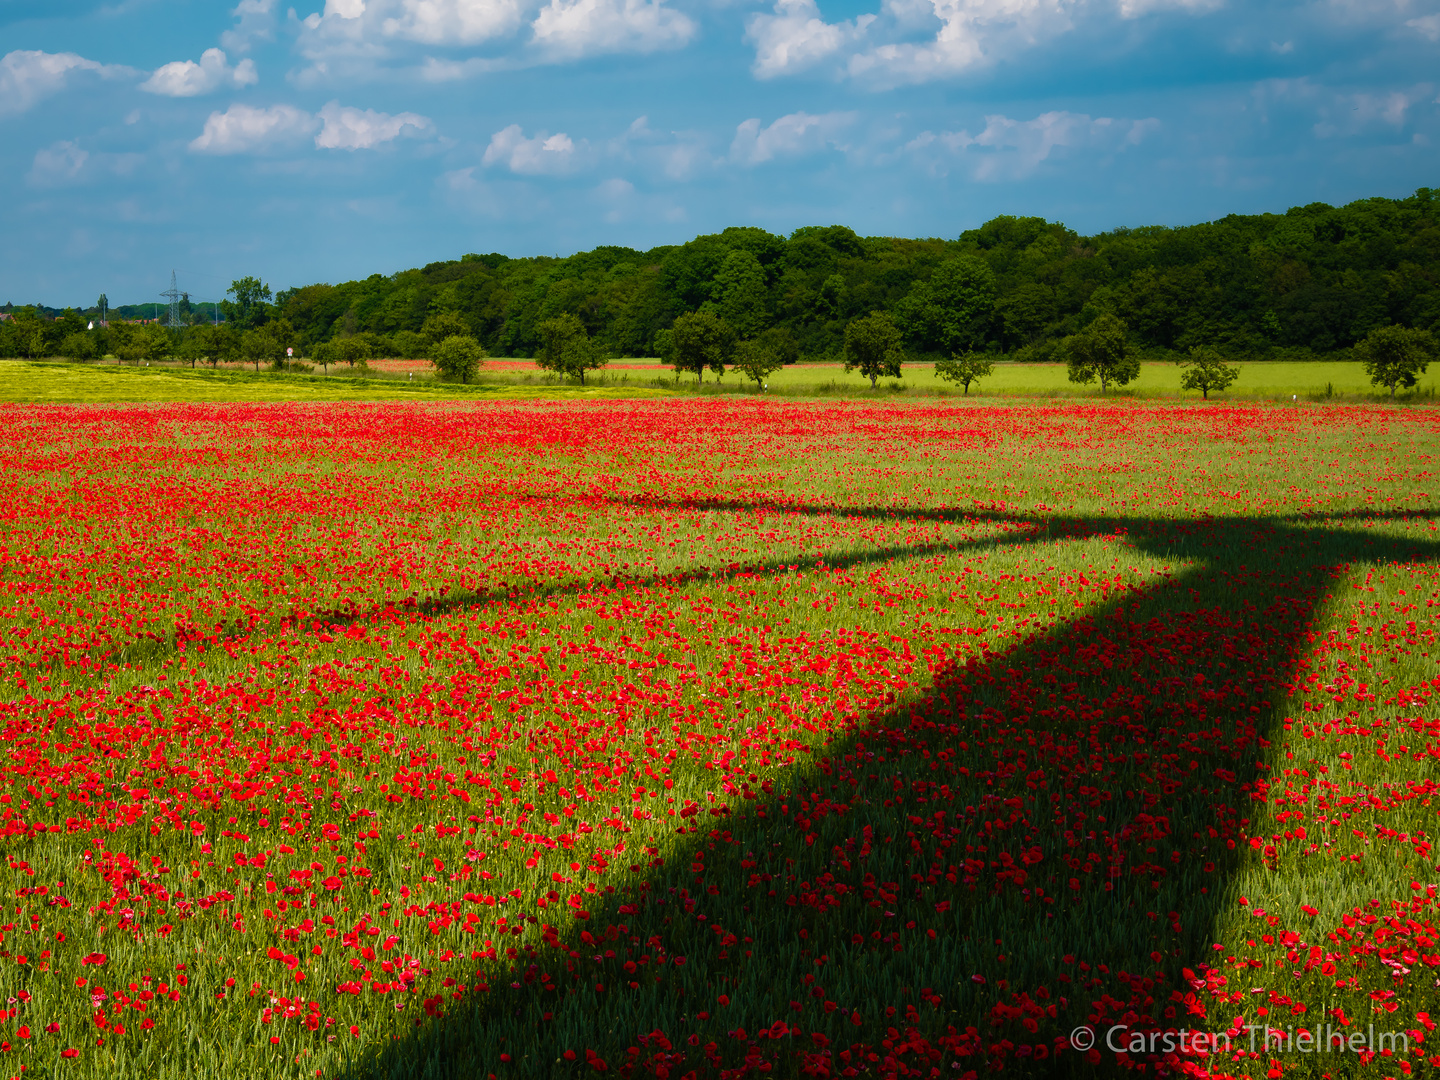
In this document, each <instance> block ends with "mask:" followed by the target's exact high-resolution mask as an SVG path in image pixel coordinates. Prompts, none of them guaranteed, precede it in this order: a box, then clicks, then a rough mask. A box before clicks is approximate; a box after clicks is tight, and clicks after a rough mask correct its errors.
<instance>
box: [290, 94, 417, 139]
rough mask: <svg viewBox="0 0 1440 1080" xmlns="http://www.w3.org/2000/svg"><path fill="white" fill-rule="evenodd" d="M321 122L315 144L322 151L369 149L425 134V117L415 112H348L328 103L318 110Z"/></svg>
mask: <svg viewBox="0 0 1440 1080" xmlns="http://www.w3.org/2000/svg"><path fill="white" fill-rule="evenodd" d="M320 119H321V120H323V121H324V122H325V126H324V128H322V129H321V131H320V134H319V135H317V136H315V145H316V146H318V147H320V148H321V149H325V150H369V149H371V148H373V147H376V146H378V145H380V144H381V143H387V142H390V141H392V140H394V139H396V138H398V137H399V136H401V135H408V136H416V135H421V134H423V133H425V132H426V131H429V130H430V129H431V128H432V127H433V125H432V124H431V122H430V119H429V117H425V116H419V115H417V114H415V113H411V112H406V113H397V114H396V115H394V116H391V115H390V114H389V113H382V112H376V111H375V110H373V109H364V110H361V109H351V108H345V107H343V106H341V104H340V103H339V102H338V101H332V102H330V103H329V104H328V105H326V106H325V107H324V108H323V109H321V110H320Z"/></svg>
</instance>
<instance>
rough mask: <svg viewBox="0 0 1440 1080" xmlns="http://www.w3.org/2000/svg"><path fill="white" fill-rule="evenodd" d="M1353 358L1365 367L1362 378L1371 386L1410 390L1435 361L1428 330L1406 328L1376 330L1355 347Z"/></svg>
mask: <svg viewBox="0 0 1440 1080" xmlns="http://www.w3.org/2000/svg"><path fill="white" fill-rule="evenodd" d="M1355 355H1356V357H1358V358H1359V360H1360V361H1361V363H1363V364H1364V365H1365V374H1366V375H1369V376H1370V382H1371V383H1373V384H1374V385H1375V386H1388V387H1389V388H1390V396H1391V397H1392V398H1393V397H1394V396H1395V388H1396V387H1397V386H1403V387H1405V389H1407V390H1408V389H1410V387H1412V386H1414V385H1415V383H1416V382H1417V381H1418V380H1419V378H1420V376H1421V375H1424V374H1425V369H1426V368H1428V367H1429V366H1430V361H1431V360H1433V359H1434V358H1435V336H1434V335H1433V334H1431V333H1430V331H1428V330H1412V329H1410V328H1409V327H1406V326H1380V327H1376V328H1375V329H1374V330H1371V331H1370V333H1368V334H1366V335H1365V340H1364V341H1362V342H1360V344H1358V345H1356V346H1355Z"/></svg>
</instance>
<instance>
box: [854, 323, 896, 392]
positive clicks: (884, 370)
mask: <svg viewBox="0 0 1440 1080" xmlns="http://www.w3.org/2000/svg"><path fill="white" fill-rule="evenodd" d="M904 359H905V353H904V351H903V350H902V349H901V347H900V329H899V327H897V326H896V325H895V323H894V322H893V321H892V320H891V318H890V316H889V315H887V314H885V312H883V311H873V312H871V313H870V314H869V315H866V316H865V317H864V318H861V319H851V320H850V322H849V324H848V325H847V326H846V327H845V370H846V372H847V373H848V372H851V371H854V370H856V369H857V368H858V369H859V371H860V374H861V375H864V376H865V377H866V378H867V379H869V380H870V389H872V390H873V389H875V382H876V380H877V379H879V378H880V377H881V376H882V375H888V376H891V377H893V378H897V379H898V378H899V377H900V364H901V363H902V362H903V361H904Z"/></svg>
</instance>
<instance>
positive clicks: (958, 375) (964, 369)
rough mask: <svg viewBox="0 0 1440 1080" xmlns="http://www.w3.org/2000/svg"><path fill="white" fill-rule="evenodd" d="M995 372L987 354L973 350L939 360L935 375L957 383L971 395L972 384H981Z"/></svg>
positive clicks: (936, 364)
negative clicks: (982, 380) (980, 382)
mask: <svg viewBox="0 0 1440 1080" xmlns="http://www.w3.org/2000/svg"><path fill="white" fill-rule="evenodd" d="M994 370H995V365H994V363H992V362H991V360H990V357H989V356H987V355H986V354H985V353H978V352H975V351H974V350H973V349H969V350H966V351H965V352H963V353H951V354H950V358H949V359H948V360H937V361H936V362H935V374H936V375H938V376H940V378H942V379H946V380H948V381H950V382H957V383H959V384H960V385H961V386H963V387H965V393H966V395H967V396H968V395H969V393H970V384H971V383H972V382H979V381H980V380H981V379H983V378H985V377H986V376H987V375H989V374H990V373H991V372H992V371H994Z"/></svg>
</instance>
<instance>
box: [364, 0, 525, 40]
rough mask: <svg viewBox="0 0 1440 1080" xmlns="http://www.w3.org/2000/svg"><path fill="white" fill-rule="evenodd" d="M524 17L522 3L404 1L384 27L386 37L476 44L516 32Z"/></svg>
mask: <svg viewBox="0 0 1440 1080" xmlns="http://www.w3.org/2000/svg"><path fill="white" fill-rule="evenodd" d="M359 6H360V8H361V9H362V10H363V8H364V5H363V4H360V5H359ZM523 16H524V8H523V5H522V3H521V0H401V4H400V14H399V16H398V17H396V18H390V19H386V20H384V22H383V23H382V24H381V26H382V29H383V31H384V33H385V34H386V35H387V36H389V37H399V38H404V39H406V40H407V41H420V42H424V43H425V44H427V45H454V44H458V45H474V44H476V43H478V42H481V41H488V40H489V39H490V38H493V37H499V36H501V35H503V34H509V33H511V32H513V31H514V30H515V29H517V28H518V27H519V26H520V22H521V19H522V18H523ZM350 17H351V18H355V17H358V15H357V16H350Z"/></svg>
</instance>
